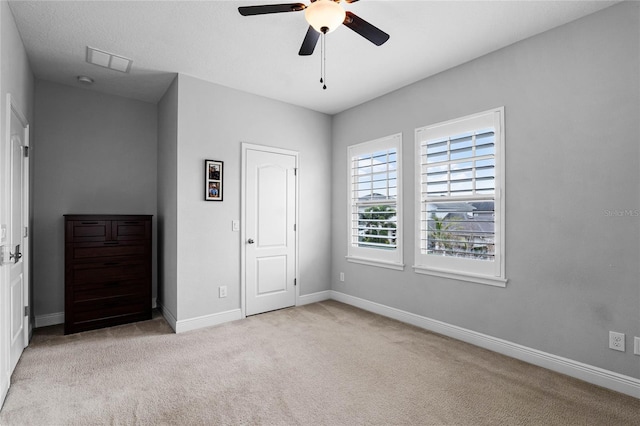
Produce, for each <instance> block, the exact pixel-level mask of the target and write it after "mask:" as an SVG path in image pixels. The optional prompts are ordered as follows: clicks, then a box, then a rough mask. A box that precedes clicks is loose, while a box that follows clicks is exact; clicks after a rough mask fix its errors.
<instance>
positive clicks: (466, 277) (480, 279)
mask: <svg viewBox="0 0 640 426" xmlns="http://www.w3.org/2000/svg"><path fill="white" fill-rule="evenodd" d="M413 271H414V272H415V273H416V274H423V275H433V276H436V277H442V278H451V279H454V280H460V281H468V282H471V283H478V284H486V285H492V286H494V287H506V286H507V281H508V280H507V279H506V278H500V277H489V276H485V275H477V274H472V273H466V272H460V271H445V270H442V269H436V268H427V267H426V266H422V265H414V266H413Z"/></svg>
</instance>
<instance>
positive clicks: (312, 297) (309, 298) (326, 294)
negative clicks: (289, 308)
mask: <svg viewBox="0 0 640 426" xmlns="http://www.w3.org/2000/svg"><path fill="white" fill-rule="evenodd" d="M329 299H331V290H325V291H319V292H317V293H311V294H303V295H302V296H298V306H302V305H308V304H309V303H316V302H322V301H323V300H329Z"/></svg>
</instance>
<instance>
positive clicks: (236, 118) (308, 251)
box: [169, 75, 331, 320]
mask: <svg viewBox="0 0 640 426" xmlns="http://www.w3.org/2000/svg"><path fill="white" fill-rule="evenodd" d="M178 83H179V84H178V104H179V107H178V116H179V118H178V152H177V164H178V188H180V191H179V192H178V202H177V207H178V224H177V238H178V243H177V272H178V275H177V288H178V295H177V296H178V312H177V314H178V316H177V317H176V318H177V319H178V320H184V319H190V318H196V317H199V316H205V315H210V314H213V313H219V312H224V311H228V310H232V309H238V308H240V247H241V245H240V233H239V232H232V231H231V221H232V220H234V219H240V173H241V164H240V163H241V161H240V160H241V142H250V143H255V144H260V145H269V146H274V147H278V148H285V149H291V150H295V151H298V152H299V153H300V164H299V166H300V173H299V184H300V201H299V204H300V221H299V238H300V248H299V253H300V259H299V265H300V272H299V274H298V277H299V279H298V281H299V285H300V294H309V293H314V292H318V291H323V290H328V289H329V288H330V287H329V285H330V279H329V271H330V257H329V249H330V235H329V232H327V230H328V218H329V214H330V212H331V210H330V206H331V200H330V197H329V196H328V194H327V191H326V189H327V184H328V182H329V181H330V179H331V176H330V171H331V166H330V160H331V143H330V133H331V119H330V117H329V116H327V115H324V114H320V113H317V112H313V111H310V110H307V109H304V108H300V107H296V106H292V105H289V104H285V103H282V102H278V101H274V100H271V99H267V98H263V97H260V96H256V95H252V94H248V93H244V92H240V91H237V90H233V89H229V88H226V87H223V86H220V85H217V84H213V83H208V82H205V81H202V80H198V79H195V78H192V77H189V76H185V75H179V76H178ZM205 159H213V160H221V161H224V201H222V202H206V201H204V193H203V191H204V189H203V185H204V182H203V173H204V171H203V170H204V169H203V168H204V160H205ZM319 224H322V226H318V225H319ZM169 261H171V260H169ZM220 285H226V286H228V296H227V298H223V299H220V298H218V293H217V291H218V290H217V289H218V286H220Z"/></svg>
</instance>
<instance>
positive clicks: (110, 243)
mask: <svg viewBox="0 0 640 426" xmlns="http://www.w3.org/2000/svg"><path fill="white" fill-rule="evenodd" d="M103 244H104V245H112V246H117V245H118V244H120V242H118V241H105V242H104V243H103Z"/></svg>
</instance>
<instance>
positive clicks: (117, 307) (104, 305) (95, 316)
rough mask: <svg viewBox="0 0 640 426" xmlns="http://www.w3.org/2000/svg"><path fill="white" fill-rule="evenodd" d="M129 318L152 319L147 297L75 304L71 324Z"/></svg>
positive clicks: (113, 298)
mask: <svg viewBox="0 0 640 426" xmlns="http://www.w3.org/2000/svg"><path fill="white" fill-rule="evenodd" d="M129 316H138V317H144V318H145V319H148V318H151V300H150V299H149V298H145V297H135V298H134V297H130V296H126V297H125V296H122V297H111V298H108V299H100V300H90V301H86V302H77V303H75V304H74V312H73V317H72V318H71V323H72V324H73V325H74V326H77V325H79V324H82V323H91V322H95V321H111V322H113V321H114V319H117V318H118V317H120V318H123V319H124V318H125V317H129Z"/></svg>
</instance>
